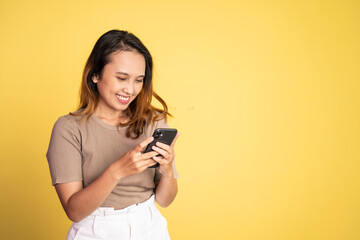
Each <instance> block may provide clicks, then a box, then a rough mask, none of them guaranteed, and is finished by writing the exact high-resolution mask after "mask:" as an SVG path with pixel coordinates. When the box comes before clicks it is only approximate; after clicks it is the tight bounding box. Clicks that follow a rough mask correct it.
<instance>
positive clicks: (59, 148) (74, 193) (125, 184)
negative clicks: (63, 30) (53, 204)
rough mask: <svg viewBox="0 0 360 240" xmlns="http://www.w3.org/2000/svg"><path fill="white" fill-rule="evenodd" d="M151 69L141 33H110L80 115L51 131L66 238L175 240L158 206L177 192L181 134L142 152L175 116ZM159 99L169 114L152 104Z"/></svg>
mask: <svg viewBox="0 0 360 240" xmlns="http://www.w3.org/2000/svg"><path fill="white" fill-rule="evenodd" d="M152 67H153V63H152V57H151V55H150V53H149V51H148V50H147V48H146V47H145V46H144V45H143V44H142V42H141V41H140V40H139V39H138V38H137V37H136V36H134V35H133V34H131V33H129V32H127V31H120V30H111V31H108V32H106V33H105V34H103V35H102V36H101V37H100V38H99V39H98V41H97V42H96V44H95V46H94V48H93V50H92V52H91V54H90V56H89V58H88V60H87V62H86V65H85V69H84V72H83V77H82V84H81V91H80V104H79V107H78V110H77V111H76V112H74V113H70V114H68V115H65V116H62V117H60V118H59V119H58V120H57V121H56V123H55V125H54V127H53V130H52V134H51V139H50V144H49V148H48V152H47V154H46V156H47V159H48V163H49V168H50V173H51V178H52V184H53V185H54V186H55V189H56V192H57V194H58V196H59V199H60V202H61V204H62V206H63V208H64V210H65V212H66V214H67V216H68V218H69V219H70V220H72V221H73V224H72V226H71V228H70V230H69V232H68V234H67V239H108V240H111V239H152V240H155V239H156V240H157V239H170V238H169V233H168V230H167V221H166V219H165V218H164V217H163V216H162V215H161V213H160V212H159V210H158V209H157V207H156V205H155V201H156V202H157V203H158V204H159V205H160V206H162V207H167V206H169V205H170V204H171V203H172V202H173V200H174V198H175V196H176V194H177V191H178V188H177V180H176V178H178V177H179V175H178V173H177V171H176V167H175V160H174V155H175V152H174V144H175V142H176V138H177V137H178V135H177V136H176V137H175V140H174V141H173V143H172V144H171V146H169V145H166V144H162V143H157V144H156V146H154V147H153V151H151V152H147V153H143V151H144V150H145V147H146V146H147V145H148V144H149V143H150V142H151V141H152V140H153V138H152V137H151V136H152V134H153V132H154V130H155V129H156V128H167V127H168V124H167V122H166V119H167V115H170V114H169V113H168V110H167V106H166V103H165V102H164V101H163V100H162V99H161V98H160V97H159V96H158V95H157V94H156V93H155V92H154V91H153V88H152ZM153 96H154V97H155V98H156V99H157V100H158V101H159V102H160V103H161V104H162V106H163V109H158V108H155V107H153V106H152V105H151V99H152V97H153ZM159 154H160V155H159ZM156 163H159V164H160V166H159V167H157V168H151V166H153V165H155V164H156Z"/></svg>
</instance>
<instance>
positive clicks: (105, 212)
mask: <svg viewBox="0 0 360 240" xmlns="http://www.w3.org/2000/svg"><path fill="white" fill-rule="evenodd" d="M149 206H155V207H156V205H155V194H153V195H151V197H150V198H149V199H148V200H146V201H144V202H142V203H136V204H133V205H130V206H128V207H126V208H123V209H119V210H115V209H114V208H113V207H99V208H97V209H96V210H95V211H94V212H93V213H92V214H90V216H109V215H121V214H127V213H130V212H137V211H139V210H141V209H143V208H145V207H149Z"/></svg>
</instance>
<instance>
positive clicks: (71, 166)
mask: <svg viewBox="0 0 360 240" xmlns="http://www.w3.org/2000/svg"><path fill="white" fill-rule="evenodd" d="M80 119H81V117H79V116H72V115H65V116H62V117H60V118H59V119H58V120H57V121H56V123H55V125H54V127H53V130H52V133H51V139H50V144H49V148H48V151H47V154H46V157H47V160H48V163H49V168H50V174H51V179H52V185H55V184H56V183H64V182H74V181H82V182H83V187H86V186H88V185H89V184H90V183H92V182H93V181H94V180H95V179H96V178H97V177H99V176H100V175H101V174H102V173H103V172H104V170H105V169H107V168H108V167H109V166H110V165H111V164H112V163H113V162H115V161H116V160H118V159H119V157H121V156H122V155H124V154H125V153H126V152H128V151H129V150H131V149H133V148H134V147H135V146H136V145H137V144H139V143H140V142H141V141H143V140H145V139H146V138H148V137H150V136H152V134H153V132H154V130H155V129H156V128H168V127H169V126H168V124H167V123H166V122H165V121H164V120H160V121H157V122H155V125H148V124H147V125H146V127H145V131H144V133H143V134H141V135H140V137H139V138H138V139H131V138H127V137H126V127H123V128H119V129H118V128H117V127H116V126H111V125H109V124H106V123H105V122H103V121H101V120H100V119H98V118H97V117H96V116H94V115H91V116H90V118H89V119H88V120H86V119H85V118H84V119H82V120H80ZM173 170H174V178H178V177H179V175H178V173H177V171H176V167H175V160H174V161H173ZM160 178H161V173H160V172H159V170H158V168H148V169H146V170H145V171H143V172H141V173H139V174H135V175H132V176H127V177H125V178H123V179H121V180H120V182H119V183H118V184H117V185H116V187H115V188H114V189H113V191H112V192H111V193H110V195H109V196H108V197H107V198H106V199H105V201H104V202H103V204H102V205H101V207H114V208H115V209H122V208H125V207H127V206H130V205H132V204H135V203H140V202H144V201H146V200H147V199H148V198H149V197H150V196H151V195H152V194H153V192H154V189H155V182H154V181H158V180H160Z"/></svg>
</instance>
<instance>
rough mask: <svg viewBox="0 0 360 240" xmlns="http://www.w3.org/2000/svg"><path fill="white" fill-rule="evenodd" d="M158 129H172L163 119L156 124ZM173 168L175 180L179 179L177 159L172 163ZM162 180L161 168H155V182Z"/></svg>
mask: <svg viewBox="0 0 360 240" xmlns="http://www.w3.org/2000/svg"><path fill="white" fill-rule="evenodd" d="M157 128H170V127H169V124H168V123H167V122H165V119H161V120H159V121H157V123H156V124H155V128H154V130H155V129H157ZM172 167H173V171H174V178H175V179H176V178H179V177H180V176H179V174H178V172H177V170H176V164H175V158H174V160H173V162H172ZM160 178H161V173H160V171H159V168H155V181H160Z"/></svg>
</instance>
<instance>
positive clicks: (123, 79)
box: [117, 77, 126, 81]
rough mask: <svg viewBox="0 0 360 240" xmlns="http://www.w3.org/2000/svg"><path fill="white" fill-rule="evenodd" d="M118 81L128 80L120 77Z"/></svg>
mask: <svg viewBox="0 0 360 240" xmlns="http://www.w3.org/2000/svg"><path fill="white" fill-rule="evenodd" d="M117 79H119V80H122V81H125V80H126V79H125V78H120V77H118V78H117Z"/></svg>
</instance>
